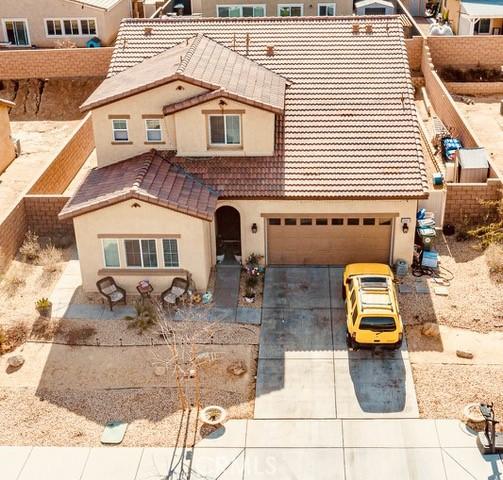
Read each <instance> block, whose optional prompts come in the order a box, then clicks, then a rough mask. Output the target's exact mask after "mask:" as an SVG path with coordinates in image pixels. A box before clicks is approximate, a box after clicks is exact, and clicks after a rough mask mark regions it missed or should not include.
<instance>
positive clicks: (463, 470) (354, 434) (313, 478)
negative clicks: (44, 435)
mask: <svg viewBox="0 0 503 480" xmlns="http://www.w3.org/2000/svg"><path fill="white" fill-rule="evenodd" d="M0 465H2V474H1V478H2V480H168V479H169V480H182V479H192V480H196V479H205V480H217V479H219V480H272V479H274V480H292V479H299V480H369V479H372V480H407V479H411V480H412V479H413V480H465V479H466V480H474V479H477V480H482V479H488V480H501V479H502V478H503V476H502V475H503V473H502V472H503V463H502V459H501V457H500V455H487V456H482V455H481V454H480V453H479V451H478V449H477V448H476V447H475V438H474V436H473V435H472V434H470V433H469V432H467V431H466V429H465V428H464V427H463V426H462V425H461V424H460V423H459V422H458V421H456V420H230V421H228V422H227V423H226V424H225V427H224V428H223V429H221V430H219V431H217V432H215V433H214V434H213V435H212V436H211V437H208V438H206V439H204V440H203V441H202V442H200V443H199V444H198V445H197V446H196V447H195V448H193V449H192V448H191V449H181V448H178V449H175V448H57V447H33V448H32V447H0Z"/></svg>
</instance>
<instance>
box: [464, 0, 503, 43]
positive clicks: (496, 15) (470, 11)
mask: <svg viewBox="0 0 503 480" xmlns="http://www.w3.org/2000/svg"><path fill="white" fill-rule="evenodd" d="M457 33H458V35H501V34H503V3H502V2H501V1H500V0H468V1H464V2H461V8H460V12H459V26H458V32H457Z"/></svg>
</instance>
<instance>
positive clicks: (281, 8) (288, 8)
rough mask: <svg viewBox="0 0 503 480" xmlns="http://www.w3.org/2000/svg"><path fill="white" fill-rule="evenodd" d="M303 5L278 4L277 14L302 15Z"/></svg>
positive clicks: (284, 15) (286, 15) (281, 15)
mask: <svg viewBox="0 0 503 480" xmlns="http://www.w3.org/2000/svg"><path fill="white" fill-rule="evenodd" d="M303 10H304V6H303V5H302V4H301V3H295V4H279V5H278V15H279V16H280V17H302V15H303V13H304V12H303Z"/></svg>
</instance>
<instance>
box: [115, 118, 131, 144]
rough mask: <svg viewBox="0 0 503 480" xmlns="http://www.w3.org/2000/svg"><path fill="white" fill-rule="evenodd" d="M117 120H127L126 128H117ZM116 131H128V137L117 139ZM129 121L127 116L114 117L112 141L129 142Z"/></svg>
mask: <svg viewBox="0 0 503 480" xmlns="http://www.w3.org/2000/svg"><path fill="white" fill-rule="evenodd" d="M115 121H120V122H126V128H125V129H124V128H115V126H114V122H115ZM116 131H119V132H124V131H125V132H126V133H127V139H126V140H116V139H115V132H116ZM129 141H130V140H129V122H128V119H127V118H112V142H116V143H127V142H129Z"/></svg>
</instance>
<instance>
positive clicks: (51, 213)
mask: <svg viewBox="0 0 503 480" xmlns="http://www.w3.org/2000/svg"><path fill="white" fill-rule="evenodd" d="M69 198H70V197H69V196H67V195H26V196H25V197H24V205H25V212H26V225H27V228H29V229H30V230H31V231H33V232H35V233H37V234H38V235H40V236H47V237H54V236H56V235H70V236H72V237H73V236H74V235H75V233H74V230H73V221H72V220H66V221H61V220H59V219H58V214H59V212H61V209H62V208H63V207H64V206H65V204H66V202H67V201H68V200H69Z"/></svg>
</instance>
